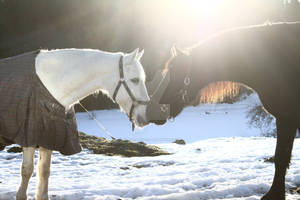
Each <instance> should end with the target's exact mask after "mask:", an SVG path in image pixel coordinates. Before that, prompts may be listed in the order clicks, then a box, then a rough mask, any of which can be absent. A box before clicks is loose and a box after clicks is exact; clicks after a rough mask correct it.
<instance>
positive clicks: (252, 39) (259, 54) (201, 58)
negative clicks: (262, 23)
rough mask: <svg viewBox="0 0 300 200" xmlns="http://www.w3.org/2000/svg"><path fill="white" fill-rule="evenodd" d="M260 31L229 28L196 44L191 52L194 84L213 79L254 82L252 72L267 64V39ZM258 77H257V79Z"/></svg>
mask: <svg viewBox="0 0 300 200" xmlns="http://www.w3.org/2000/svg"><path fill="white" fill-rule="evenodd" d="M264 39H265V36H264V32H259V31H255V30H252V29H249V30H248V31H246V30H245V31H243V32H242V33H240V32H237V33H235V32H229V33H228V34H224V35H221V36H220V37H217V38H213V39H212V40H210V41H208V42H207V43H206V44H204V45H202V46H199V49H198V50H197V51H196V53H195V55H193V56H192V59H193V62H192V63H193V67H192V76H193V75H194V76H198V78H196V79H194V80H197V81H196V82H195V84H196V85H197V87H199V89H201V88H203V87H204V86H206V85H208V84H209V83H213V82H217V81H232V82H237V83H243V84H245V85H248V86H250V87H251V86H254V85H255V84H256V83H255V82H254V81H256V82H257V81H258V77H256V80H254V79H253V76H256V75H260V74H262V73H264V70H266V68H265V67H264V64H268V65H270V66H271V64H270V63H272V62H273V61H272V59H271V56H270V55H267V54H268V52H270V49H269V48H270V45H269V44H268V42H269V41H265V40H264ZM259 81H260V80H259Z"/></svg>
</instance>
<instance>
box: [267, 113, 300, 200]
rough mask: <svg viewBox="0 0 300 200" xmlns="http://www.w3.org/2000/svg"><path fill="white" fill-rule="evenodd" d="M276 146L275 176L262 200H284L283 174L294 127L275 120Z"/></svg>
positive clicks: (285, 122)
mask: <svg viewBox="0 0 300 200" xmlns="http://www.w3.org/2000/svg"><path fill="white" fill-rule="evenodd" d="M276 126H277V144H276V151H275V175H274V179H273V184H272V186H271V189H270V191H269V192H268V193H267V194H265V196H264V197H263V198H262V200H274V199H276V200H284V199H285V174H286V170H287V168H288V167H289V163H290V160H291V153H292V149H293V142H294V138H295V135H296V127H294V126H293V125H292V124H291V123H288V122H287V121H282V120H280V119H277V120H276Z"/></svg>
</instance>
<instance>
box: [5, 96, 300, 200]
mask: <svg viewBox="0 0 300 200" xmlns="http://www.w3.org/2000/svg"><path fill="white" fill-rule="evenodd" d="M255 103H257V99H256V97H255V96H252V97H250V98H249V99H247V100H246V101H242V102H239V103H236V104H233V105H203V106H202V107H194V108H188V109H185V110H184V112H183V113H182V114H181V115H180V116H179V117H178V118H176V120H175V122H172V123H171V122H169V123H167V124H166V125H165V126H160V127H158V126H154V125H151V126H148V127H145V128H144V129H142V130H138V131H136V132H135V133H131V131H130V123H129V122H128V119H127V118H126V116H125V114H123V113H120V112H119V111H116V110H112V111H97V112H95V114H96V116H97V119H98V120H100V121H101V122H102V123H103V124H104V126H105V127H106V128H107V129H108V130H109V131H110V132H111V133H112V134H113V135H114V136H115V137H117V138H127V139H133V140H136V141H146V142H150V143H157V145H158V146H160V147H162V148H164V149H165V150H167V151H169V152H172V153H173V154H172V155H168V156H159V157H144V158H122V157H108V156H103V155H94V154H90V153H89V152H88V151H86V150H84V151H83V152H81V153H79V154H76V155H73V156H62V155H60V154H59V153H57V152H54V153H53V162H52V166H51V176H50V184H49V195H50V199H52V200H100V199H101V200H117V199H122V200H126V199H143V200H150V199H151V200H160V199H163V200H166V199H168V200H208V199H212V200H218V199H226V200H257V199H259V197H261V196H262V194H263V193H265V192H266V191H268V189H269V187H270V184H271V182H272V178H273V173H274V167H273V164H271V163H266V162H263V159H264V158H266V157H270V156H272V155H273V153H274V148H275V144H276V140H275V139H274V138H263V137H258V136H259V134H260V131H259V130H258V129H254V128H253V129H250V128H249V127H248V124H247V121H248V119H246V111H247V110H248V109H249V108H250V107H251V106H253V104H255ZM77 119H78V123H79V129H80V130H82V131H84V132H86V133H90V134H94V135H99V136H104V135H102V132H101V130H99V128H97V126H96V124H95V122H93V120H89V119H88V116H87V115H86V114H85V113H79V114H78V115H77ZM176 138H180V139H184V140H186V141H187V142H188V144H187V145H177V144H172V143H169V142H170V141H172V140H174V139H176ZM21 157H22V155H21V154H11V153H7V152H6V151H2V152H0V162H1V166H0V170H1V173H0V200H6V199H9V200H10V199H13V197H14V195H15V193H16V189H17V186H18V184H19V171H20V170H19V167H20V164H21ZM286 185H287V188H290V187H293V186H298V185H300V140H299V139H296V141H295V145H294V156H293V161H292V164H291V167H290V170H289V172H288V175H287V181H286ZM36 186H37V180H36V176H35V173H34V175H33V177H32V179H31V181H30V186H29V197H30V199H34V194H35V191H36ZM287 199H288V200H291V199H299V196H298V195H291V194H288V198H287Z"/></svg>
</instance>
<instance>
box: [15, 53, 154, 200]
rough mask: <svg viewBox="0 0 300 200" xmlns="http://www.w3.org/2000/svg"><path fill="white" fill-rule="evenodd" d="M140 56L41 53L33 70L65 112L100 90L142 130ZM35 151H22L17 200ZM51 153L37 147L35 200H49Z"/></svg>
mask: <svg viewBox="0 0 300 200" xmlns="http://www.w3.org/2000/svg"><path fill="white" fill-rule="evenodd" d="M143 53H144V51H141V52H139V50H138V49H136V50H135V51H133V52H132V53H130V54H123V53H109V52H103V51H99V50H88V49H83V50H81V49H62V50H51V51H47V50H42V51H41V52H40V53H39V54H38V55H37V57H36V60H35V67H36V73H37V75H38V77H39V78H40V80H41V81H42V83H43V84H44V86H45V87H46V88H47V89H48V90H49V92H50V93H51V94H52V96H53V97H54V98H55V99H56V100H57V101H58V102H59V103H60V104H61V105H63V106H64V107H65V108H66V109H69V108H70V107H72V106H73V105H74V104H76V103H78V102H79V100H81V99H83V98H84V97H86V96H88V95H90V94H92V93H94V92H95V91H98V90H101V91H102V92H105V93H106V94H107V95H108V96H109V97H110V98H113V99H114V100H115V101H116V102H117V103H118V104H119V105H120V107H121V109H122V110H123V111H124V112H126V114H127V115H128V116H130V120H132V121H133V123H135V124H137V125H138V126H140V127H142V126H144V125H146V124H147V120H146V116H145V115H146V113H145V112H146V106H145V105H144V103H146V102H148V101H149V96H148V93H147V90H146V86H145V73H144V70H143V67H142V65H141V63H140V59H141V57H142V56H143ZM122 76H123V77H122ZM122 85H123V87H122ZM35 148H36V147H34V146H33V147H24V148H23V161H22V166H21V175H22V178H21V184H20V186H19V189H18V192H17V194H16V199H17V200H26V199H27V187H28V182H29V179H30V177H31V175H32V173H33V168H34V152H35ZM51 154H52V151H51V150H49V149H46V148H43V147H41V146H40V147H39V162H38V172H37V175H38V188H37V193H36V200H48V199H49V198H48V178H49V175H50V164H51Z"/></svg>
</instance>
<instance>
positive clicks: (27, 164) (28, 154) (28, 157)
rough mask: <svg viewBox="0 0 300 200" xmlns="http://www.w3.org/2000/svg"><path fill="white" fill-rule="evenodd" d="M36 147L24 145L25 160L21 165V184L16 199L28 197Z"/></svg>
mask: <svg viewBox="0 0 300 200" xmlns="http://www.w3.org/2000/svg"><path fill="white" fill-rule="evenodd" d="M34 152H35V147H23V161H22V166H21V184H20V186H19V189H18V192H17V195H16V200H26V199H27V188H28V182H29V179H30V177H31V175H32V172H33V165H34Z"/></svg>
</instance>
